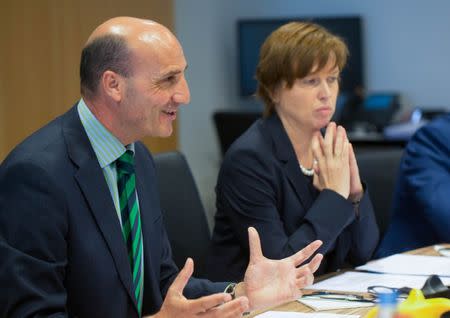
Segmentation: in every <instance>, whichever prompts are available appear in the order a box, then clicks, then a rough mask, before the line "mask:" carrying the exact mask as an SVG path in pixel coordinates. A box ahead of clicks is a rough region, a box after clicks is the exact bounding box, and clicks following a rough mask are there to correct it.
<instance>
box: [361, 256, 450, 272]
mask: <svg viewBox="0 0 450 318" xmlns="http://www.w3.org/2000/svg"><path fill="white" fill-rule="evenodd" d="M356 269H359V270H366V271H371V272H377V273H389V274H401V275H426V276H429V275H439V276H450V258H447V257H440V256H423V255H410V254H396V255H392V256H389V257H386V258H382V259H379V260H376V261H372V262H369V263H367V264H366V265H363V266H359V267H357V268H356Z"/></svg>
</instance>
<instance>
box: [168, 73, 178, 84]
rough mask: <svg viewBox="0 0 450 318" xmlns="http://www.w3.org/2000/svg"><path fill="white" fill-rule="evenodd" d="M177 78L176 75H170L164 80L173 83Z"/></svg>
mask: <svg viewBox="0 0 450 318" xmlns="http://www.w3.org/2000/svg"><path fill="white" fill-rule="evenodd" d="M176 80H177V78H176V76H174V75H172V76H169V77H167V78H166V81H167V82H169V83H175V82H176Z"/></svg>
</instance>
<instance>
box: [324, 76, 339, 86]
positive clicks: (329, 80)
mask: <svg viewBox="0 0 450 318" xmlns="http://www.w3.org/2000/svg"><path fill="white" fill-rule="evenodd" d="M338 80H339V77H338V76H330V77H328V78H327V82H328V83H329V84H333V83H336V82H337V81H338Z"/></svg>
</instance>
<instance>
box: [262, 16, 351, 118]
mask: <svg viewBox="0 0 450 318" xmlns="http://www.w3.org/2000/svg"><path fill="white" fill-rule="evenodd" d="M330 55H334V57H335V63H336V66H337V67H338V68H339V70H340V71H342V69H343V68H344V66H345V63H346V62H347V56H348V49H347V45H346V44H345V43H344V41H343V40H342V39H341V38H339V37H338V36H336V35H333V34H331V33H330V32H328V31H327V30H326V29H325V28H323V27H322V26H320V25H317V24H314V23H310V22H290V23H287V24H285V25H282V26H281V27H279V28H278V29H276V30H275V31H273V32H272V33H271V34H270V35H269V36H268V37H267V39H266V40H265V41H264V43H263V45H262V46H261V50H260V57H259V62H258V66H257V68H256V79H257V81H258V88H257V91H256V94H257V95H258V96H259V97H260V98H261V99H262V100H263V102H264V104H265V109H264V116H269V115H270V114H272V113H273V112H274V107H275V104H274V102H273V100H272V95H273V93H274V90H275V89H276V88H277V86H278V85H280V84H281V83H282V81H286V84H287V87H288V88H290V87H292V85H294V82H295V80H296V79H298V78H304V77H305V76H307V75H308V74H310V73H311V71H312V69H313V67H316V66H317V70H321V69H322V68H323V67H324V66H325V65H326V64H327V62H328V60H329V58H330Z"/></svg>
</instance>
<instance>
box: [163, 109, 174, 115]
mask: <svg viewBox="0 0 450 318" xmlns="http://www.w3.org/2000/svg"><path fill="white" fill-rule="evenodd" d="M163 113H164V114H166V115H169V116H175V115H176V114H177V112H176V111H175V110H163Z"/></svg>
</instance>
